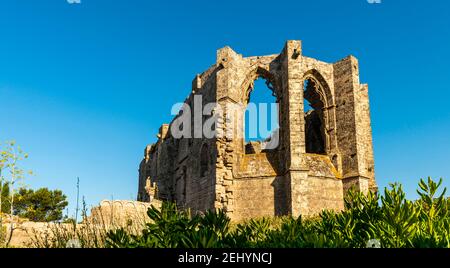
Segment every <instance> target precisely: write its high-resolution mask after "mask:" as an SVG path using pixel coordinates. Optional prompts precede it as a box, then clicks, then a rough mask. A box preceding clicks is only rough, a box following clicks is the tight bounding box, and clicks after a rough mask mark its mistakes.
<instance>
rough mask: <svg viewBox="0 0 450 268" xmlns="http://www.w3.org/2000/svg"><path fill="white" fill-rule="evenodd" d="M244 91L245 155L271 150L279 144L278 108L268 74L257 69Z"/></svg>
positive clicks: (271, 80) (271, 81) (273, 87)
mask: <svg viewBox="0 0 450 268" xmlns="http://www.w3.org/2000/svg"><path fill="white" fill-rule="evenodd" d="M249 79H252V80H251V82H250V83H249V85H248V89H247V90H246V99H245V102H244V104H245V105H246V109H245V111H244V115H243V116H244V118H243V124H244V128H243V130H242V131H243V132H244V141H245V148H244V149H245V150H244V151H245V153H247V154H254V153H259V152H262V151H267V150H273V149H276V148H277V147H278V143H279V136H278V135H279V111H278V109H279V107H278V100H277V97H276V95H275V85H273V79H270V74H269V73H268V72H267V71H265V70H262V69H258V70H257V72H256V74H255V76H253V77H249Z"/></svg>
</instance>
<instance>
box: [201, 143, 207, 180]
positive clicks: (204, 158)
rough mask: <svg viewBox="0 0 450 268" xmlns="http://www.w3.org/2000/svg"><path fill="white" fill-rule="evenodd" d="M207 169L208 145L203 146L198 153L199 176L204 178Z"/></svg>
mask: <svg viewBox="0 0 450 268" xmlns="http://www.w3.org/2000/svg"><path fill="white" fill-rule="evenodd" d="M208 169H209V150H208V145H206V144H203V146H202V149H201V152H200V176H201V177H204V176H206V174H207V173H208Z"/></svg>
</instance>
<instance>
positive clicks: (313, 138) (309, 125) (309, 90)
mask: <svg viewBox="0 0 450 268" xmlns="http://www.w3.org/2000/svg"><path fill="white" fill-rule="evenodd" d="M303 97H304V105H303V107H304V111H303V112H304V117H305V149H306V153H312V154H326V153H327V144H326V143H327V136H326V115H325V114H324V110H325V108H326V107H327V105H326V102H327V100H326V96H325V93H324V92H323V90H322V88H321V85H320V83H319V82H318V81H317V80H316V79H315V78H313V77H306V79H305V81H304V89H303Z"/></svg>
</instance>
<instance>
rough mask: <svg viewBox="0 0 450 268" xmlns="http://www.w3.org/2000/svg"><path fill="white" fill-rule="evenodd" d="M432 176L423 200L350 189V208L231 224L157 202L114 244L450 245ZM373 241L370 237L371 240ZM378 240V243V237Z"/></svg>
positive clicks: (113, 236) (392, 190) (393, 189)
mask: <svg viewBox="0 0 450 268" xmlns="http://www.w3.org/2000/svg"><path fill="white" fill-rule="evenodd" d="M441 184H442V179H441V180H440V181H439V182H435V181H433V180H432V179H431V178H428V180H427V181H426V182H425V181H424V180H421V181H420V183H419V190H418V194H419V196H420V199H419V200H416V201H409V200H407V199H406V197H405V192H404V191H403V189H402V186H401V185H399V184H391V185H390V187H389V188H386V189H385V190H384V193H383V195H376V194H374V193H369V194H368V195H364V194H361V193H359V192H355V191H350V192H349V194H348V195H347V196H346V198H345V208H346V209H345V210H344V211H343V212H340V213H336V212H333V211H324V212H322V213H321V214H320V215H319V216H318V217H315V218H309V219H304V218H302V217H298V218H294V217H281V218H262V219H252V220H249V221H247V222H244V223H240V224H231V223H230V219H229V218H228V217H227V215H226V214H225V213H224V212H223V211H220V210H219V211H217V212H213V211H209V212H206V213H205V214H203V215H191V214H190V213H189V211H183V210H178V209H177V207H176V205H174V204H172V203H164V204H163V205H162V207H161V209H157V208H155V207H153V206H152V207H151V208H150V209H149V211H148V216H149V217H150V219H151V223H147V226H146V228H145V229H144V230H143V231H142V233H140V234H138V235H132V234H129V233H128V232H127V231H126V230H125V229H117V230H112V231H109V232H108V233H107V235H106V241H105V246H106V247H113V248H123V247H125V248H147V247H148V248H363V247H372V246H374V245H375V246H381V247H384V248H449V247H450V214H449V211H450V201H449V199H446V198H445V192H446V189H444V190H443V191H442V192H441V193H439V188H440V186H441ZM369 241H370V242H369ZM373 241H375V242H373Z"/></svg>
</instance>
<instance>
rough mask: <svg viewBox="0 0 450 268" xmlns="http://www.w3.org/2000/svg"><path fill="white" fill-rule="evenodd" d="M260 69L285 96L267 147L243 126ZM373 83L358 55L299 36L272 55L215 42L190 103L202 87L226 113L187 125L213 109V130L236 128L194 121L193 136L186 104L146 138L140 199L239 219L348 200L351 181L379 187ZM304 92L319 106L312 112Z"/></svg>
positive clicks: (205, 97) (337, 205)
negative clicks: (275, 137)
mask: <svg viewBox="0 0 450 268" xmlns="http://www.w3.org/2000/svg"><path fill="white" fill-rule="evenodd" d="M258 78H263V79H264V80H266V82H267V84H268V85H269V88H270V90H271V91H272V94H273V95H274V96H275V97H276V100H277V102H278V103H279V125H280V128H279V130H278V133H279V146H278V147H277V148H275V149H271V150H264V149H262V147H261V144H260V143H251V144H247V143H246V142H245V139H244V136H243V129H244V127H243V125H244V121H245V120H244V112H245V108H246V106H247V104H248V102H249V99H250V96H251V93H252V90H253V87H254V81H255V80H256V79H258ZM367 89H368V87H367V85H362V84H360V81H359V66H358V61H357V60H356V58H354V57H353V56H349V57H346V58H344V59H343V60H341V61H338V62H336V63H326V62H323V61H319V60H316V59H314V58H310V57H305V56H303V55H302V43H301V41H295V40H291V41H287V42H286V44H285V46H284V48H283V49H282V51H281V53H280V54H274V55H268V56H257V57H244V56H242V55H241V54H238V53H236V52H235V51H233V50H232V49H231V48H230V47H224V48H222V49H219V50H218V51H217V57H216V63H215V64H214V65H213V66H212V67H211V68H209V69H208V70H207V71H205V72H204V73H202V74H199V75H197V76H196V77H195V78H194V80H193V83H192V92H191V94H190V95H189V97H188V98H187V99H186V100H185V104H186V105H187V106H189V107H191V110H192V111H195V110H196V109H198V108H199V107H198V106H201V105H199V103H198V102H196V100H197V99H198V98H199V97H201V98H202V102H201V104H202V105H206V104H208V103H210V102H215V103H217V104H219V106H220V107H221V111H222V112H223V113H217V111H216V110H213V112H212V113H211V114H206V115H203V116H201V118H198V117H196V116H195V115H191V118H190V119H189V120H188V122H187V123H188V124H186V125H194V126H195V124H196V123H200V124H201V123H204V122H205V121H206V120H207V119H208V118H211V117H212V116H217V122H216V124H215V129H216V130H217V132H218V133H222V134H223V133H226V134H230V133H231V134H233V135H222V136H215V137H213V138H211V137H208V138H206V137H203V136H202V135H200V136H198V135H195V134H196V133H194V130H189V131H190V133H191V134H192V136H193V137H194V138H186V137H174V136H173V134H172V133H173V132H172V130H174V127H175V126H176V124H175V123H176V122H177V120H180V118H182V115H183V114H184V111H183V112H180V113H179V114H178V115H177V116H175V118H174V120H173V121H172V122H171V123H170V124H167V125H163V126H162V127H161V129H160V131H159V134H158V141H157V142H156V143H155V144H153V145H150V146H147V147H146V150H145V154H144V159H143V161H142V162H141V165H140V175H139V190H138V200H141V201H149V200H150V199H151V198H152V197H154V198H157V199H161V200H167V201H175V202H177V203H178V204H179V206H180V207H185V208H191V209H193V210H194V211H205V210H208V209H223V210H225V211H226V212H227V214H228V215H229V216H230V217H231V218H232V219H233V220H241V219H245V218H251V217H261V216H271V215H286V214H291V215H294V216H297V215H300V214H303V215H313V214H316V213H319V212H320V211H322V210H323V209H332V210H342V209H343V196H344V195H345V193H346V191H347V190H348V189H350V188H351V187H354V188H355V189H357V190H360V191H364V192H365V191H368V190H369V189H371V190H376V182H375V173H374V157H373V148H372V131H371V124H370V108H369V99H368V91H367ZM305 100H307V101H308V103H309V104H310V106H311V108H312V109H313V111H311V112H309V113H308V114H305V112H304V108H305V107H304V105H305V103H306V102H305ZM174 101H175V100H174ZM194 113H195V112H194ZM183 128H184V124H183ZM200 134H201V133H200ZM205 159H206V160H205Z"/></svg>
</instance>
